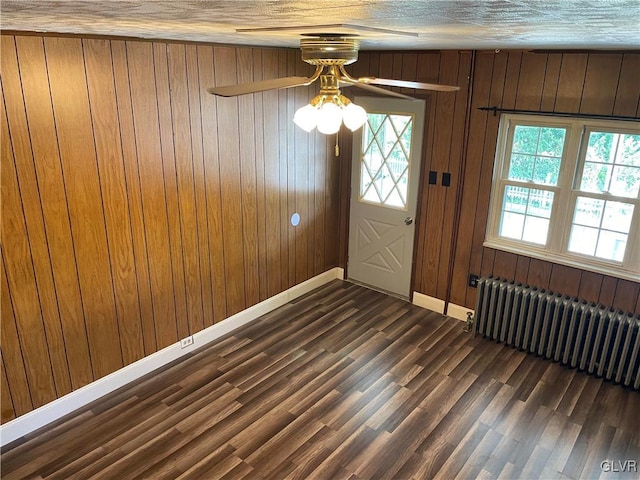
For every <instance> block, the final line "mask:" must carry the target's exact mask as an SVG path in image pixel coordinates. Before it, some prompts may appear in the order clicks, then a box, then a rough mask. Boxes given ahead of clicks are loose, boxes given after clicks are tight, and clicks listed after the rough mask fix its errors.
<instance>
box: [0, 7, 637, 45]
mask: <svg viewBox="0 0 640 480" xmlns="http://www.w3.org/2000/svg"><path fill="white" fill-rule="evenodd" d="M0 10H1V20H0V25H1V27H2V29H3V30H24V31H38V32H60V33H81V34H98V35H122V36H130V37H141V38H163V39H175V40H192V41H199V42H215V43H230V44H240V45H261V46H287V47H297V46H298V44H299V39H300V34H301V33H305V32H306V33H308V32H314V31H316V32H318V31H324V32H327V31H328V32H333V31H337V32H339V33H340V32H353V33H359V34H360V35H361V36H362V48H363V49H367V48H368V49H483V48H491V49H493V48H616V49H618V48H624V49H628V48H639V47H640V0H476V1H473V0H351V1H344V0H263V1H259V0H210V1H196V0H173V1H166V0H165V1H162V0H142V1H130V0H84V1H82V0H2V3H1V5H0ZM322 25H338V26H334V27H322ZM318 26H320V27H318ZM265 27H274V28H281V29H283V30H280V31H277V32H272V33H269V32H259V33H243V32H236V29H255V28H265ZM367 28H369V29H373V30H367ZM375 29H390V30H395V31H403V32H407V33H410V35H399V34H389V33H385V32H380V31H376V30H375Z"/></svg>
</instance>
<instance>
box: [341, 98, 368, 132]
mask: <svg viewBox="0 0 640 480" xmlns="http://www.w3.org/2000/svg"><path fill="white" fill-rule="evenodd" d="M342 121H343V122H344V125H345V126H346V127H347V128H348V129H349V130H351V131H352V132H355V131H356V130H357V129H359V128H360V127H362V126H363V125H364V123H365V122H366V121H367V111H366V110H365V109H364V108H362V107H361V106H360V105H356V104H355V103H353V102H351V103H349V105H347V106H346V107H345V108H344V110H343V112H342Z"/></svg>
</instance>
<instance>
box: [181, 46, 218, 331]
mask: <svg viewBox="0 0 640 480" xmlns="http://www.w3.org/2000/svg"><path fill="white" fill-rule="evenodd" d="M186 57H187V92H188V95H189V100H188V101H189V122H190V125H191V129H190V131H191V151H192V154H193V158H192V168H193V180H194V184H193V186H194V190H195V198H194V202H195V209H196V216H197V220H196V222H197V229H198V269H199V271H200V282H202V285H201V293H202V315H203V319H202V326H204V327H209V326H211V325H213V322H214V314H213V286H212V282H211V277H212V269H211V264H210V262H209V258H210V255H211V253H210V250H209V235H208V232H209V219H208V216H207V190H206V173H205V168H204V152H203V132H202V107H201V101H200V95H201V92H203V90H204V88H203V87H202V86H201V85H200V78H199V70H198V50H197V47H196V46H195V45H187V47H186ZM212 84H213V82H212ZM198 324H199V323H198ZM190 328H191V331H192V332H195V331H197V328H198V327H197V325H193V324H191V325H190Z"/></svg>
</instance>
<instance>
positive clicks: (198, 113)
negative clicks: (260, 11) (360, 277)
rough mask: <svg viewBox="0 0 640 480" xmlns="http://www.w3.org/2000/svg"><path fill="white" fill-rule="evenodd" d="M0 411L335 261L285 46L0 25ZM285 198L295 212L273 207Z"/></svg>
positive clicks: (332, 198) (40, 400) (318, 139)
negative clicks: (218, 91)
mask: <svg viewBox="0 0 640 480" xmlns="http://www.w3.org/2000/svg"><path fill="white" fill-rule="evenodd" d="M1 53H2V70H1V76H0V78H1V82H2V107H1V108H2V111H1V112H0V113H1V121H2V132H1V136H2V164H1V166H2V245H1V257H2V258H1V260H2V261H1V262H0V269H1V282H2V288H1V291H2V305H1V307H2V332H1V333H2V370H1V373H2V385H1V387H2V389H1V391H2V421H6V420H9V419H12V418H14V417H16V416H19V415H22V414H24V413H27V412H29V411H30V410H32V409H34V408H37V407H39V406H41V405H44V404H45V403H47V402H50V401H52V400H54V399H56V398H59V397H61V396H62V395H65V394H67V393H69V392H71V391H73V390H75V389H78V388H80V387H82V386H83V385H86V384H88V383H89V382H92V381H94V380H97V379H99V378H101V377H104V376H105V375H107V374H109V373H111V372H113V371H115V370H117V369H119V368H121V367H123V366H125V365H128V364H130V363H132V362H134V361H136V360H138V359H140V358H142V357H144V356H146V355H149V354H151V353H153V352H156V351H158V350H160V349H161V348H163V347H166V346H168V345H170V344H172V343H174V342H176V341H177V340H179V339H181V338H183V337H186V336H188V335H190V334H193V333H195V332H198V331H200V330H202V329H203V328H206V327H208V326H210V325H212V324H213V323H216V322H219V321H222V320H224V319H225V318H227V317H229V316H230V315H233V314H234V313H236V312H239V311H240V310H243V309H245V308H247V307H249V306H251V305H254V304H256V303H257V302H259V301H261V300H264V299H266V298H268V297H270V296H273V295H275V294H277V293H279V292H281V291H283V290H285V289H287V288H289V287H291V286H293V285H294V284H297V283H300V282H302V281H304V280H306V279H308V278H310V277H312V276H314V275H316V274H319V273H321V272H323V271H326V270H327V269H329V268H331V267H334V266H336V265H337V264H338V247H339V244H338V242H336V241H335V239H336V238H338V236H339V234H338V228H339V221H338V207H339V198H340V195H339V193H338V189H339V177H338V174H339V169H338V160H337V159H336V158H335V157H334V156H333V149H332V148H331V145H330V144H328V142H330V139H327V138H326V137H324V136H322V135H316V134H313V135H308V134H306V133H304V132H300V131H299V129H295V128H294V125H293V123H292V121H291V119H292V117H293V112H294V111H295V109H296V108H297V107H298V106H301V105H302V104H304V103H306V102H308V100H309V99H310V98H311V97H312V96H313V95H314V94H315V87H309V88H299V89H295V90H289V91H279V92H273V91H272V92H265V93H262V94H255V95H247V96H243V97H238V98H233V99H224V98H216V97H213V96H211V95H209V94H207V93H206V91H205V88H206V87H208V86H211V85H216V84H217V85H223V84H230V83H236V82H245V81H251V80H254V79H255V80H259V79H263V78H275V77H280V76H287V75H299V74H307V73H308V71H309V68H308V66H307V65H306V64H304V63H302V62H301V60H300V59H299V54H298V52H297V51H289V50H274V49H252V48H232V47H218V46H206V45H193V44H180V43H164V42H144V41H123V40H109V39H81V38H60V37H55V36H44V37H42V36H27V35H25V36H22V35H18V36H12V35H3V36H2V52H1ZM296 211H297V212H299V213H300V215H301V219H302V221H301V223H300V225H299V226H298V227H297V228H294V227H292V226H291V225H290V223H289V217H290V215H291V214H292V213H294V212H296Z"/></svg>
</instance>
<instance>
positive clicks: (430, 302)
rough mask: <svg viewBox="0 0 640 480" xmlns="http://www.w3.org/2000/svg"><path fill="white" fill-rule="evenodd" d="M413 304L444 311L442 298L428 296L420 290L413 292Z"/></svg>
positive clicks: (435, 310) (439, 311)
mask: <svg viewBox="0 0 640 480" xmlns="http://www.w3.org/2000/svg"><path fill="white" fill-rule="evenodd" d="M413 304H414V305H417V306H419V307H422V308H426V309H427V310H431V311H433V312H437V313H444V300H440V299H439V298H435V297H430V296H429V295H425V294H424V293H420V292H413Z"/></svg>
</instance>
